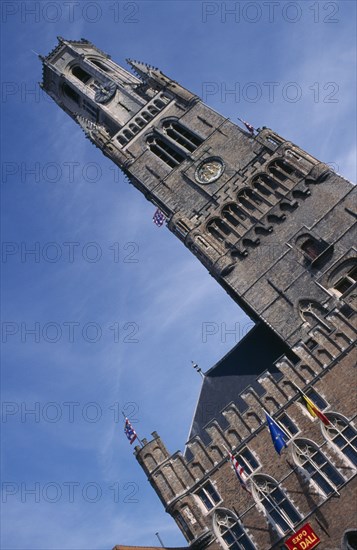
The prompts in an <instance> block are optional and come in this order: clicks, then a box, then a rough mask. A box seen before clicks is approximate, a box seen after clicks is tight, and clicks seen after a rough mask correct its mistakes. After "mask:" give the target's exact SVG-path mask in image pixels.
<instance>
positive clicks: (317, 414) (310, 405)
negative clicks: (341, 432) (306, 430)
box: [297, 388, 331, 426]
mask: <svg viewBox="0 0 357 550" xmlns="http://www.w3.org/2000/svg"><path fill="white" fill-rule="evenodd" d="M297 390H298V392H299V395H300V397H302V399H303V401H304V405H305V407H306V408H307V410H308V411H309V413H310V414H311V416H312V417H313V418H319V419H320V420H321V422H322V423H323V424H325V426H330V424H331V422H330V421H329V419H328V418H327V416H325V415H324V413H323V412H322V411H320V409H319V408H318V406H317V405H315V403H314V402H313V401H311V399H310V398H309V397H308V396H307V395H305V394H304V392H303V391H301V390H300V389H299V388H297Z"/></svg>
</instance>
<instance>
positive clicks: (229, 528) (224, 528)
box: [213, 508, 255, 550]
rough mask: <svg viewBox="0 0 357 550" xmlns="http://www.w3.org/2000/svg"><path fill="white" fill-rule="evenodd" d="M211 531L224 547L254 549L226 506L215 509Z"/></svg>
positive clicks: (237, 520)
mask: <svg viewBox="0 0 357 550" xmlns="http://www.w3.org/2000/svg"><path fill="white" fill-rule="evenodd" d="M213 531H214V533H215V535H216V536H217V537H218V540H219V541H220V543H221V544H222V546H223V547H224V548H226V549H229V550H255V546H254V544H253V543H252V541H251V539H250V537H249V536H248V535H247V533H246V531H245V529H244V527H243V525H242V524H241V522H240V521H239V519H238V518H237V516H236V515H235V514H233V512H231V511H230V510H227V509H226V508H218V509H217V510H216V511H215V513H214V516H213Z"/></svg>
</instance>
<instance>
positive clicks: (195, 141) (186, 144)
mask: <svg viewBox="0 0 357 550" xmlns="http://www.w3.org/2000/svg"><path fill="white" fill-rule="evenodd" d="M163 129H164V132H165V134H167V135H168V136H169V137H170V138H171V139H172V140H174V141H175V142H176V143H178V145H180V146H181V147H183V148H184V149H186V151H188V152H189V153H193V151H195V149H197V147H199V145H201V143H202V142H203V139H201V138H200V137H198V136H196V135H195V134H194V133H193V132H191V130H189V129H188V128H186V127H185V126H183V125H182V124H180V123H179V122H175V121H173V120H168V121H166V122H164V124H163Z"/></svg>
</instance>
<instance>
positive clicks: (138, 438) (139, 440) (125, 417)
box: [121, 411, 144, 447]
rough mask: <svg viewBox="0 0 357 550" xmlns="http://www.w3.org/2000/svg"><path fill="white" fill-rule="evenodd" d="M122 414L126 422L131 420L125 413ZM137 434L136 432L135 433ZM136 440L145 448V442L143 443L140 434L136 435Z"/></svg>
mask: <svg viewBox="0 0 357 550" xmlns="http://www.w3.org/2000/svg"><path fill="white" fill-rule="evenodd" d="M121 414H122V415H123V417H124V420H125V421H126V420H129V418H127V416H126V414H124V411H121ZM135 433H136V432H135ZM136 439H137V440H138V442H139V443H140V445H141V447H144V444H143V442H142V441H141V439H140V437H139V436H138V434H137V433H136Z"/></svg>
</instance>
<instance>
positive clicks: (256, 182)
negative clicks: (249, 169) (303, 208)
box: [252, 174, 287, 203]
mask: <svg viewBox="0 0 357 550" xmlns="http://www.w3.org/2000/svg"><path fill="white" fill-rule="evenodd" d="M252 185H253V187H254V189H255V190H256V191H257V192H258V193H260V194H261V195H262V196H263V197H268V198H269V199H270V200H271V201H274V203H276V202H277V201H278V200H279V199H282V198H283V196H284V191H285V192H286V191H287V189H286V188H284V187H283V186H282V185H281V184H280V183H278V182H277V181H275V180H274V179H273V178H271V177H270V176H268V175H267V174H259V175H257V176H255V177H254V178H253V180H252Z"/></svg>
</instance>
